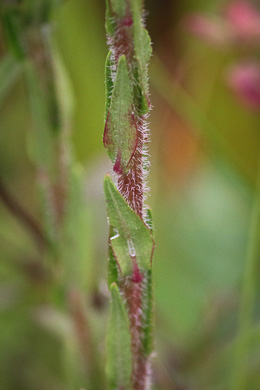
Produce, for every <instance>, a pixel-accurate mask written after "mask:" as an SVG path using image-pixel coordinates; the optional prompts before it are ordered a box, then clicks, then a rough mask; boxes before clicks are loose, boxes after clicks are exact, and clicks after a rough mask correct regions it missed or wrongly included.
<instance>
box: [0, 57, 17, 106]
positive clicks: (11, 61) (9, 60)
mask: <svg viewBox="0 0 260 390" xmlns="http://www.w3.org/2000/svg"><path fill="white" fill-rule="evenodd" d="M20 73H21V64H20V63H19V62H18V61H17V60H16V59H15V58H14V57H13V56H12V55H6V56H5V57H4V58H3V59H2V60H1V62H0V107H1V105H2V104H3V102H4V100H5V98H6V95H7V94H8V92H9V91H10V89H11V88H12V86H13V85H14V83H15V82H16V80H17V79H18V77H19V75H20Z"/></svg>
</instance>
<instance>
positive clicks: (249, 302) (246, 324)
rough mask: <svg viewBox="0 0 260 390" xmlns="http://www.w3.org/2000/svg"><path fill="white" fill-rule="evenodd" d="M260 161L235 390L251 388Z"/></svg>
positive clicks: (244, 282) (259, 248)
mask: <svg viewBox="0 0 260 390" xmlns="http://www.w3.org/2000/svg"><path fill="white" fill-rule="evenodd" d="M259 237H260V159H259V163H258V171H257V183H256V189H255V195H254V203H253V207H252V211H251V220H250V226H249V237H248V248H247V254H246V259H245V269H244V274H243V280H242V285H241V296H240V313H239V323H238V335H237V339H236V343H235V349H234V352H235V355H234V368H233V372H232V382H231V390H246V389H248V384H247V379H248V376H249V375H248V369H249V365H248V361H249V356H250V348H251V347H250V344H251V343H250V338H249V335H250V333H251V332H252V329H253V327H254V318H253V316H254V306H255V302H256V297H257V280H258V267H259V256H260V243H259Z"/></svg>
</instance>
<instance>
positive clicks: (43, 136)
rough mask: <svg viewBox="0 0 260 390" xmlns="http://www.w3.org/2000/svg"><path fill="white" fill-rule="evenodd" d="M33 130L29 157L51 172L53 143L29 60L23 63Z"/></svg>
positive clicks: (46, 112)
mask: <svg viewBox="0 0 260 390" xmlns="http://www.w3.org/2000/svg"><path fill="white" fill-rule="evenodd" d="M24 69H25V76H26V81H27V88H28V92H29V100H30V106H31V112H32V117H33V122H34V125H35V126H34V131H33V132H32V133H31V144H30V150H29V153H30V157H31V158H32V160H33V161H34V162H35V163H36V164H37V166H38V167H41V168H43V167H44V168H45V169H46V170H47V171H48V172H51V171H52V169H53V167H54V166H55V164H54V145H53V140H52V136H51V125H50V121H49V118H48V110H47V106H46V103H45V100H44V97H43V95H42V91H41V89H40V86H39V82H38V77H37V74H36V71H35V69H34V67H33V65H32V63H31V62H29V61H26V62H25V64H24Z"/></svg>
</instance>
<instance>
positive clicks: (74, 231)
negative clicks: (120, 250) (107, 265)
mask: <svg viewBox="0 0 260 390" xmlns="http://www.w3.org/2000/svg"><path fill="white" fill-rule="evenodd" d="M83 172H84V171H83V168H82V167H81V166H80V165H79V164H76V163H74V164H73V165H72V167H71V169H70V170H69V172H68V176H69V182H68V191H67V198H66V204H65V212H64V220H63V229H62V237H61V240H60V244H61V248H60V249H61V253H62V259H63V264H64V267H63V268H64V283H66V285H67V286H73V285H74V286H77V288H78V290H79V291H82V292H83V291H84V292H86V291H88V290H89V289H90V288H91V287H92V283H93V277H92V275H93V274H92V270H93V261H92V259H93V234H92V233H93V232H92V218H91V214H90V210H89V208H88V206H87V204H86V199H85V197H84V183H85V181H84V174H83Z"/></svg>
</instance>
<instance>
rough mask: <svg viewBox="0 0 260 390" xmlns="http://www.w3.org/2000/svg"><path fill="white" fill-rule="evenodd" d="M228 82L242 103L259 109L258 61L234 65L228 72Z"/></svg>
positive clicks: (259, 71)
mask: <svg viewBox="0 0 260 390" xmlns="http://www.w3.org/2000/svg"><path fill="white" fill-rule="evenodd" d="M228 84H229V86H230V87H231V88H232V90H233V91H234V92H235V93H236V95H237V97H238V98H239V99H240V100H241V102H242V103H243V104H245V105H246V106H247V107H249V108H251V109H253V110H257V111H258V110H260V63H246V64H240V65H236V66H234V67H233V68H232V69H231V70H230V72H229V74H228Z"/></svg>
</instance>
